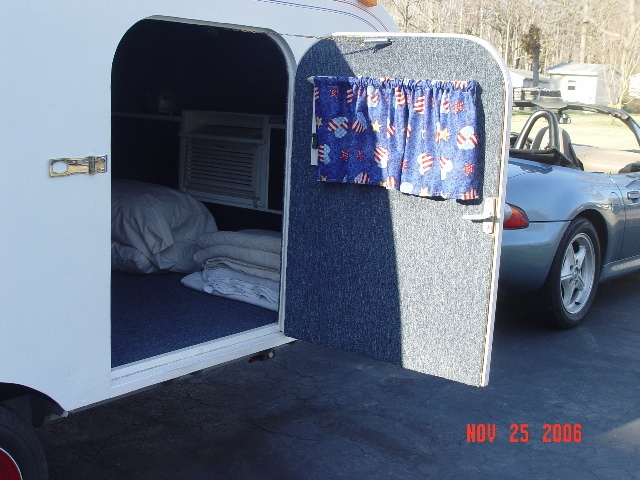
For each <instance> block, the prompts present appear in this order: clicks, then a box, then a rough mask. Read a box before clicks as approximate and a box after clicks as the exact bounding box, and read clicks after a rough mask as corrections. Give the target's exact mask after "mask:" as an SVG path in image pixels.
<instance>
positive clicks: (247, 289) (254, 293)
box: [182, 268, 280, 312]
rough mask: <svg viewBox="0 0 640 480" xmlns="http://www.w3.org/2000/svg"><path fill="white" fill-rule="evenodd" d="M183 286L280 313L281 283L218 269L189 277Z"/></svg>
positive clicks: (226, 269)
mask: <svg viewBox="0 0 640 480" xmlns="http://www.w3.org/2000/svg"><path fill="white" fill-rule="evenodd" d="M182 284H183V285H184V286H185V287H189V288H192V289H194V290H198V291H200V292H205V293H209V294H212V295H216V296H218V297H224V298H230V299H232V300H238V301H241V302H245V303H250V304H252V305H257V306H259V307H263V308H266V309H269V310H273V311H276V312H277V311H278V303H279V298H278V297H279V291H280V283H279V282H275V281H273V280H268V279H266V278H261V277H256V276H253V275H247V274H244V273H241V272H238V271H235V270H232V269H230V268H216V269H214V270H204V271H202V272H195V273H192V274H191V275H187V276H186V277H184V278H183V279H182Z"/></svg>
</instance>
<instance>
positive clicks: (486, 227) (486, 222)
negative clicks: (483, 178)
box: [462, 197, 498, 235]
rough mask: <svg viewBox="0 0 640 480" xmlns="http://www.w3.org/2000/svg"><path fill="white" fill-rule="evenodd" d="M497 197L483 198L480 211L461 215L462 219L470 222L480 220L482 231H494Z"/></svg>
mask: <svg viewBox="0 0 640 480" xmlns="http://www.w3.org/2000/svg"><path fill="white" fill-rule="evenodd" d="M497 205H498V199H497V198H495V197H487V198H485V200H484V207H483V210H482V213H479V214H472V215H463V216H462V218H463V219H464V220H469V221H471V222H482V231H483V232H484V233H486V234H487V235H492V234H493V233H494V222H495V221H496V220H497V210H496V209H497Z"/></svg>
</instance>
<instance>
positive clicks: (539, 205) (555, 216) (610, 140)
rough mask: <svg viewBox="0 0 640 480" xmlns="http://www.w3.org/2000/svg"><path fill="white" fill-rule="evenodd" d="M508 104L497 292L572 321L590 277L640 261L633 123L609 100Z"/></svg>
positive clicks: (557, 321) (638, 162)
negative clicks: (523, 297)
mask: <svg viewBox="0 0 640 480" xmlns="http://www.w3.org/2000/svg"><path fill="white" fill-rule="evenodd" d="M514 107H515V108H514V114H513V115H512V130H514V129H517V130H518V132H517V133H513V134H512V139H511V147H512V148H511V149H510V152H509V171H508V181H507V199H506V202H507V205H506V207H505V221H504V232H503V240H502V257H501V268H500V287H499V288H500V292H501V293H507V294H532V297H533V299H534V301H533V302H532V306H534V307H535V314H536V316H537V317H538V319H539V320H541V321H543V322H545V323H547V324H551V325H553V326H556V327H560V328H570V327H574V326H575V325H577V324H578V323H579V322H580V321H581V320H582V319H583V318H584V317H585V315H586V314H587V312H588V310H589V307H590V306H591V303H592V301H593V298H594V296H595V293H596V289H597V286H598V283H599V282H603V281H606V280H610V279H613V278H615V277H618V276H621V275H624V274H626V273H630V272H632V271H634V270H638V269H640V127H639V126H638V124H637V123H636V122H635V121H634V120H633V118H632V117H631V116H630V115H629V114H627V113H626V112H624V111H621V110H617V109H613V108H608V107H599V106H594V105H583V104H575V103H564V102H553V103H545V102H535V103H534V102H529V101H516V102H514ZM531 110H533V113H531ZM569 114H570V115H571V116H570V115H569ZM579 123H582V125H578V124H579ZM560 125H562V127H563V128H560ZM514 127H515V128H514ZM507 217H508V218H507Z"/></svg>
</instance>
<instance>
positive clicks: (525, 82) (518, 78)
mask: <svg viewBox="0 0 640 480" xmlns="http://www.w3.org/2000/svg"><path fill="white" fill-rule="evenodd" d="M509 75H510V76H511V86H513V88H518V87H532V86H533V72H532V71H531V70H520V69H518V68H510V69H509ZM538 87H540V88H549V77H548V76H546V75H538Z"/></svg>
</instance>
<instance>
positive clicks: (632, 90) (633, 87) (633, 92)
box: [629, 73, 640, 97]
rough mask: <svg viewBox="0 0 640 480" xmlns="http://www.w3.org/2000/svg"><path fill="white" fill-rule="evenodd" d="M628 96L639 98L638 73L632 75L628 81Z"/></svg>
mask: <svg viewBox="0 0 640 480" xmlns="http://www.w3.org/2000/svg"><path fill="white" fill-rule="evenodd" d="M629 96H630V97H640V73H636V74H635V75H632V76H631V78H630V79H629Z"/></svg>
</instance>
